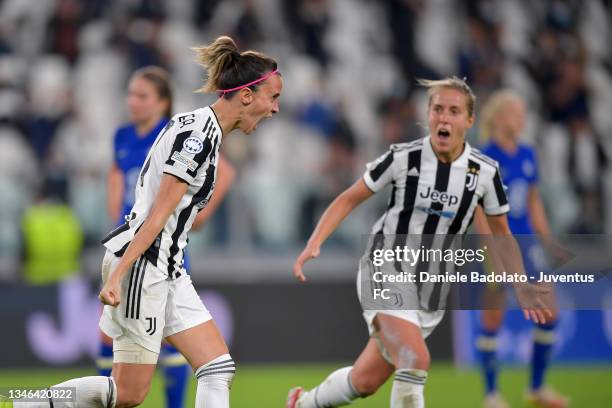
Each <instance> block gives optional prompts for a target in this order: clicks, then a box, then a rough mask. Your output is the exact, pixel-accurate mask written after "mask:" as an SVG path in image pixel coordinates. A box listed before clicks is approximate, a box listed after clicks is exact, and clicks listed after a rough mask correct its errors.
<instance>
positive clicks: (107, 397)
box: [13, 376, 117, 408]
mask: <svg viewBox="0 0 612 408" xmlns="http://www.w3.org/2000/svg"><path fill="white" fill-rule="evenodd" d="M57 388H71V389H72V390H56V391H58V392H59V393H60V394H62V393H63V394H64V395H66V396H69V393H71V392H72V393H73V395H72V396H73V397H74V398H72V400H71V401H68V402H64V401H63V400H59V401H56V400H54V401H53V405H51V402H50V401H48V400H47V401H42V400H41V401H37V402H19V400H17V401H15V402H13V406H14V407H15V408H49V407H51V406H53V408H114V407H115V402H117V386H116V385H115V381H114V380H113V379H112V378H111V377H101V376H97V377H82V378H75V379H73V380H68V381H66V382H63V383H61V384H56V385H53V386H51V387H49V389H50V392H51V393H52V392H53V390H54V389H57Z"/></svg>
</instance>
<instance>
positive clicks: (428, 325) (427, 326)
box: [357, 259, 444, 363]
mask: <svg viewBox="0 0 612 408" xmlns="http://www.w3.org/2000/svg"><path fill="white" fill-rule="evenodd" d="M367 262H368V261H367V260H365V261H364V260H363V259H362V260H361V261H360V263H359V271H358V273H357V295H358V296H359V300H360V303H361V306H362V309H363V305H364V302H363V301H362V298H361V295H362V284H363V282H362V279H361V278H362V276H361V274H362V267H364V268H370V267H371V264H370V265H368V264H367ZM366 273H367V269H366ZM366 282H367V280H366ZM366 287H367V285H366ZM411 289H412V288H408V289H407V290H406V293H412V292H414V299H408V300H407V301H406V299H404V303H403V304H405V305H410V304H413V305H414V308H413V309H392V308H389V309H372V310H370V309H363V318H364V319H365V321H366V324H367V326H368V332H369V333H370V337H372V338H373V339H374V340H375V341H376V344H377V345H378V348H379V349H380V351H381V353H382V355H383V357H384V358H385V360H387V361H388V362H389V363H391V359H390V357H389V353H388V352H387V350H385V348H384V347H383V345H382V343H381V342H380V338H379V336H378V332H377V329H376V326H375V325H374V318H375V317H376V315H378V314H384V315H387V316H393V317H397V318H399V319H403V320H406V321H408V322H410V323H412V324H414V325H415V326H417V327H418V328H419V329H420V330H421V335H422V336H423V338H424V339H426V338H427V337H429V335H430V334H431V333H432V332H433V331H434V329H435V328H436V327H437V326H438V324H440V322H441V321H442V318H443V317H444V310H434V311H426V310H420V309H417V308H418V297H417V294H416V293H417V291H416V288H414V290H411ZM366 303H367V302H366Z"/></svg>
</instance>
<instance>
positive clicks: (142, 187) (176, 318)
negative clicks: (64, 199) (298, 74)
mask: <svg viewBox="0 0 612 408" xmlns="http://www.w3.org/2000/svg"><path fill="white" fill-rule="evenodd" d="M195 50H196V52H197V54H198V59H199V62H200V63H201V64H202V65H203V66H204V67H205V68H206V69H207V71H208V79H207V81H206V83H205V84H204V86H203V88H202V91H204V92H210V91H217V92H219V95H220V97H219V99H218V100H217V101H216V102H215V103H214V104H212V105H211V106H207V107H204V108H200V109H196V110H195V111H193V112H188V113H181V114H178V115H175V116H174V117H173V118H172V120H171V121H170V122H168V124H167V125H166V127H165V128H164V130H163V131H162V132H161V133H160V135H159V136H158V137H157V139H156V141H155V142H154V144H153V147H152V148H151V150H150V151H149V154H148V155H147V159H146V161H145V164H144V166H143V168H142V170H141V172H140V175H139V177H138V180H137V183H136V200H135V204H134V206H133V207H132V209H131V211H130V214H129V215H128V217H127V218H126V223H125V224H123V225H122V226H120V227H119V228H117V229H115V230H114V231H112V232H111V233H110V234H109V235H108V236H107V237H106V238H105V239H104V241H103V243H104V246H105V247H106V249H107V253H106V255H105V257H104V260H103V264H102V275H103V276H102V277H103V282H104V287H103V288H102V290H101V291H100V295H99V297H100V300H101V301H102V303H104V304H105V305H106V306H105V307H104V312H103V315H102V318H101V319H100V327H101V328H102V330H103V331H104V332H105V333H106V334H107V335H109V336H110V337H112V338H113V352H114V353H113V375H112V377H111V378H106V377H85V378H78V379H73V380H70V381H67V382H65V383H62V384H58V385H57V386H55V387H75V388H76V402H74V403H69V404H67V405H65V406H68V407H77V406H78V407H80V408H81V407H83V408H84V407H132V406H137V405H139V404H141V403H142V401H143V400H144V398H145V396H146V394H147V392H148V390H149V386H150V384H151V378H152V376H153V372H154V369H155V365H156V363H157V358H158V355H159V350H160V345H161V341H162V339H163V338H165V339H166V340H167V341H168V342H169V343H170V344H172V345H173V346H174V347H176V348H177V349H178V350H179V351H180V352H181V354H182V355H183V356H185V358H186V359H187V361H188V362H189V365H190V366H191V367H192V368H193V370H194V373H195V376H196V378H197V380H198V385H197V392H196V407H207V408H208V407H214V408H217V407H227V406H229V389H230V385H231V382H232V379H233V376H234V372H235V366H234V362H233V360H232V358H231V357H230V355H229V352H228V348H227V346H226V344H225V341H224V340H223V337H222V336H221V333H220V332H219V329H218V328H217V326H216V325H215V323H214V322H213V321H212V320H211V316H210V314H209V313H208V311H207V310H206V308H205V307H204V305H203V304H202V301H201V300H200V298H199V297H198V295H197V293H196V291H195V289H194V287H193V284H192V283H191V279H189V275H187V274H185V273H184V271H183V269H182V259H183V250H184V248H185V246H186V244H187V233H188V232H189V230H190V229H191V226H192V224H193V221H194V219H195V217H196V214H197V212H198V211H199V210H201V209H202V208H204V207H205V206H206V204H207V203H208V200H209V199H210V196H211V194H212V191H213V188H214V185H215V178H216V174H217V170H216V169H217V166H218V160H219V147H220V144H221V138H222V137H225V136H227V135H228V134H229V133H230V132H232V131H233V130H235V129H240V130H242V131H243V132H244V133H246V134H250V133H252V132H253V131H254V130H255V129H256V127H257V124H258V123H259V122H260V121H261V120H262V119H265V118H269V117H271V116H272V115H273V114H274V113H277V112H278V110H279V107H278V98H279V97H280V94H281V91H282V85H283V84H282V79H281V76H280V75H279V73H278V68H277V63H276V61H274V60H273V59H272V58H270V57H268V56H266V55H264V54H261V53H258V52H255V51H246V52H242V53H240V52H238V49H237V47H236V45H235V43H234V41H233V40H232V39H231V38H229V37H219V38H217V39H216V40H215V41H214V42H213V43H212V44H210V45H208V46H204V47H199V48H196V49H195Z"/></svg>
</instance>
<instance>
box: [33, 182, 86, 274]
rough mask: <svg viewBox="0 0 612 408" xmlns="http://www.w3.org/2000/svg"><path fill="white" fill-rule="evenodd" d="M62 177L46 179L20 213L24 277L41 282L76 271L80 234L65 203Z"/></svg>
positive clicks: (80, 244) (80, 241) (79, 251)
mask: <svg viewBox="0 0 612 408" xmlns="http://www.w3.org/2000/svg"><path fill="white" fill-rule="evenodd" d="M66 193H67V192H66V184H65V180H61V179H59V180H54V179H48V180H47V181H46V182H45V183H44V185H43V187H42V189H41V193H40V196H39V197H38V199H37V201H36V203H35V204H34V205H32V206H31V207H30V208H29V209H28V210H27V211H26V212H25V214H24V216H23V240H24V255H25V259H24V278H25V280H26V281H27V282H28V283H30V284H35V285H45V284H52V283H57V282H58V281H60V280H63V279H66V278H67V277H69V276H71V275H73V274H75V273H77V272H78V271H79V258H80V256H81V248H82V245H83V234H82V233H81V229H80V226H79V222H78V220H77V218H76V217H75V215H74V213H73V212H72V209H71V208H70V207H69V206H68V205H67V203H66Z"/></svg>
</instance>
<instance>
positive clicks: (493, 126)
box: [475, 90, 568, 408]
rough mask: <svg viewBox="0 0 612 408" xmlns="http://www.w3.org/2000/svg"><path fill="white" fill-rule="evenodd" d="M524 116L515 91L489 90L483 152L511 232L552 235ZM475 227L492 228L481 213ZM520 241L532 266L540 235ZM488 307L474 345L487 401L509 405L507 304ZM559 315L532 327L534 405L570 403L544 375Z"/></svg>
mask: <svg viewBox="0 0 612 408" xmlns="http://www.w3.org/2000/svg"><path fill="white" fill-rule="evenodd" d="M525 116H526V108H525V103H524V102H523V100H522V99H521V98H520V97H519V96H518V95H516V94H515V93H513V92H511V91H508V90H501V91H498V92H496V93H494V94H493V95H491V97H490V98H489V100H488V101H487V103H486V104H485V105H484V107H483V109H482V114H481V125H480V137H481V139H482V140H483V141H485V145H484V146H482V149H481V150H482V153H484V154H485V155H487V156H489V157H491V158H493V159H494V160H496V161H497V162H499V166H500V168H501V174H502V178H503V182H504V185H505V186H506V187H507V196H508V202H509V204H510V212H509V213H508V223H509V226H510V230H511V231H512V233H513V234H525V235H531V234H536V235H538V236H547V235H549V228H548V221H547V218H546V214H545V212H544V207H543V205H542V201H541V199H540V195H539V193H538V188H537V183H538V165H537V160H536V153H535V151H534V149H533V148H532V147H530V146H528V145H526V144H524V143H522V142H521V141H520V136H521V134H522V132H523V130H524V127H525ZM475 227H476V231H477V232H478V233H480V234H488V233H490V229H489V227H488V225H487V223H486V220H485V218H484V216H483V214H481V213H477V214H476V218H475ZM521 241H522V242H521V244H522V245H521V247H522V251H523V254H524V255H525V256H524V260H525V265H526V270H527V271H528V270H529V269H532V270H534V267H535V265H536V264H537V260H536V259H533V258H531V259H530V254H532V255H533V254H535V253H537V252H538V251H537V249H538V246H539V244H538V243H537V242H536V241H537V239H534V240H533V242H531V243H529V242H528V241H529V238H528V237H525V238H524V239H522V240H521ZM533 249H536V251H533ZM540 253H541V251H540ZM500 289H501V287H498V288H489V290H492V291H495V290H500ZM491 299H496V300H492V301H493V302H499V299H503V297H500V296H491V297H489V300H491ZM485 302H487V301H486V300H485ZM502 302H503V300H502ZM487 307H488V308H489V310H483V311H482V321H481V328H480V333H479V335H478V337H477V344H476V347H477V349H478V350H479V352H480V361H481V364H482V372H483V375H484V381H485V388H486V396H485V400H484V404H483V406H484V407H486V408H506V407H508V406H509V405H508V403H507V402H506V401H504V399H503V398H502V397H501V395H500V394H499V393H498V390H497V375H498V361H497V333H498V330H499V328H500V327H501V325H502V323H503V318H504V310H503V308H504V305H503V303H499V304H488V305H487ZM556 315H557V314H556V313H555V316H554V318H553V319H551V320H550V321H548V322H546V323H544V324H537V325H536V327H535V328H534V333H533V341H534V345H533V354H532V357H531V384H530V389H529V392H528V394H527V403H528V404H529V405H530V406H534V407H551V408H562V407H566V406H567V405H568V400H567V398H565V397H563V396H561V395H559V394H558V393H557V392H555V391H553V390H552V389H550V388H547V387H544V377H545V374H546V370H547V368H548V366H549V362H550V357H551V352H552V348H553V345H554V340H555V332H554V330H555V326H556Z"/></svg>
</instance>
